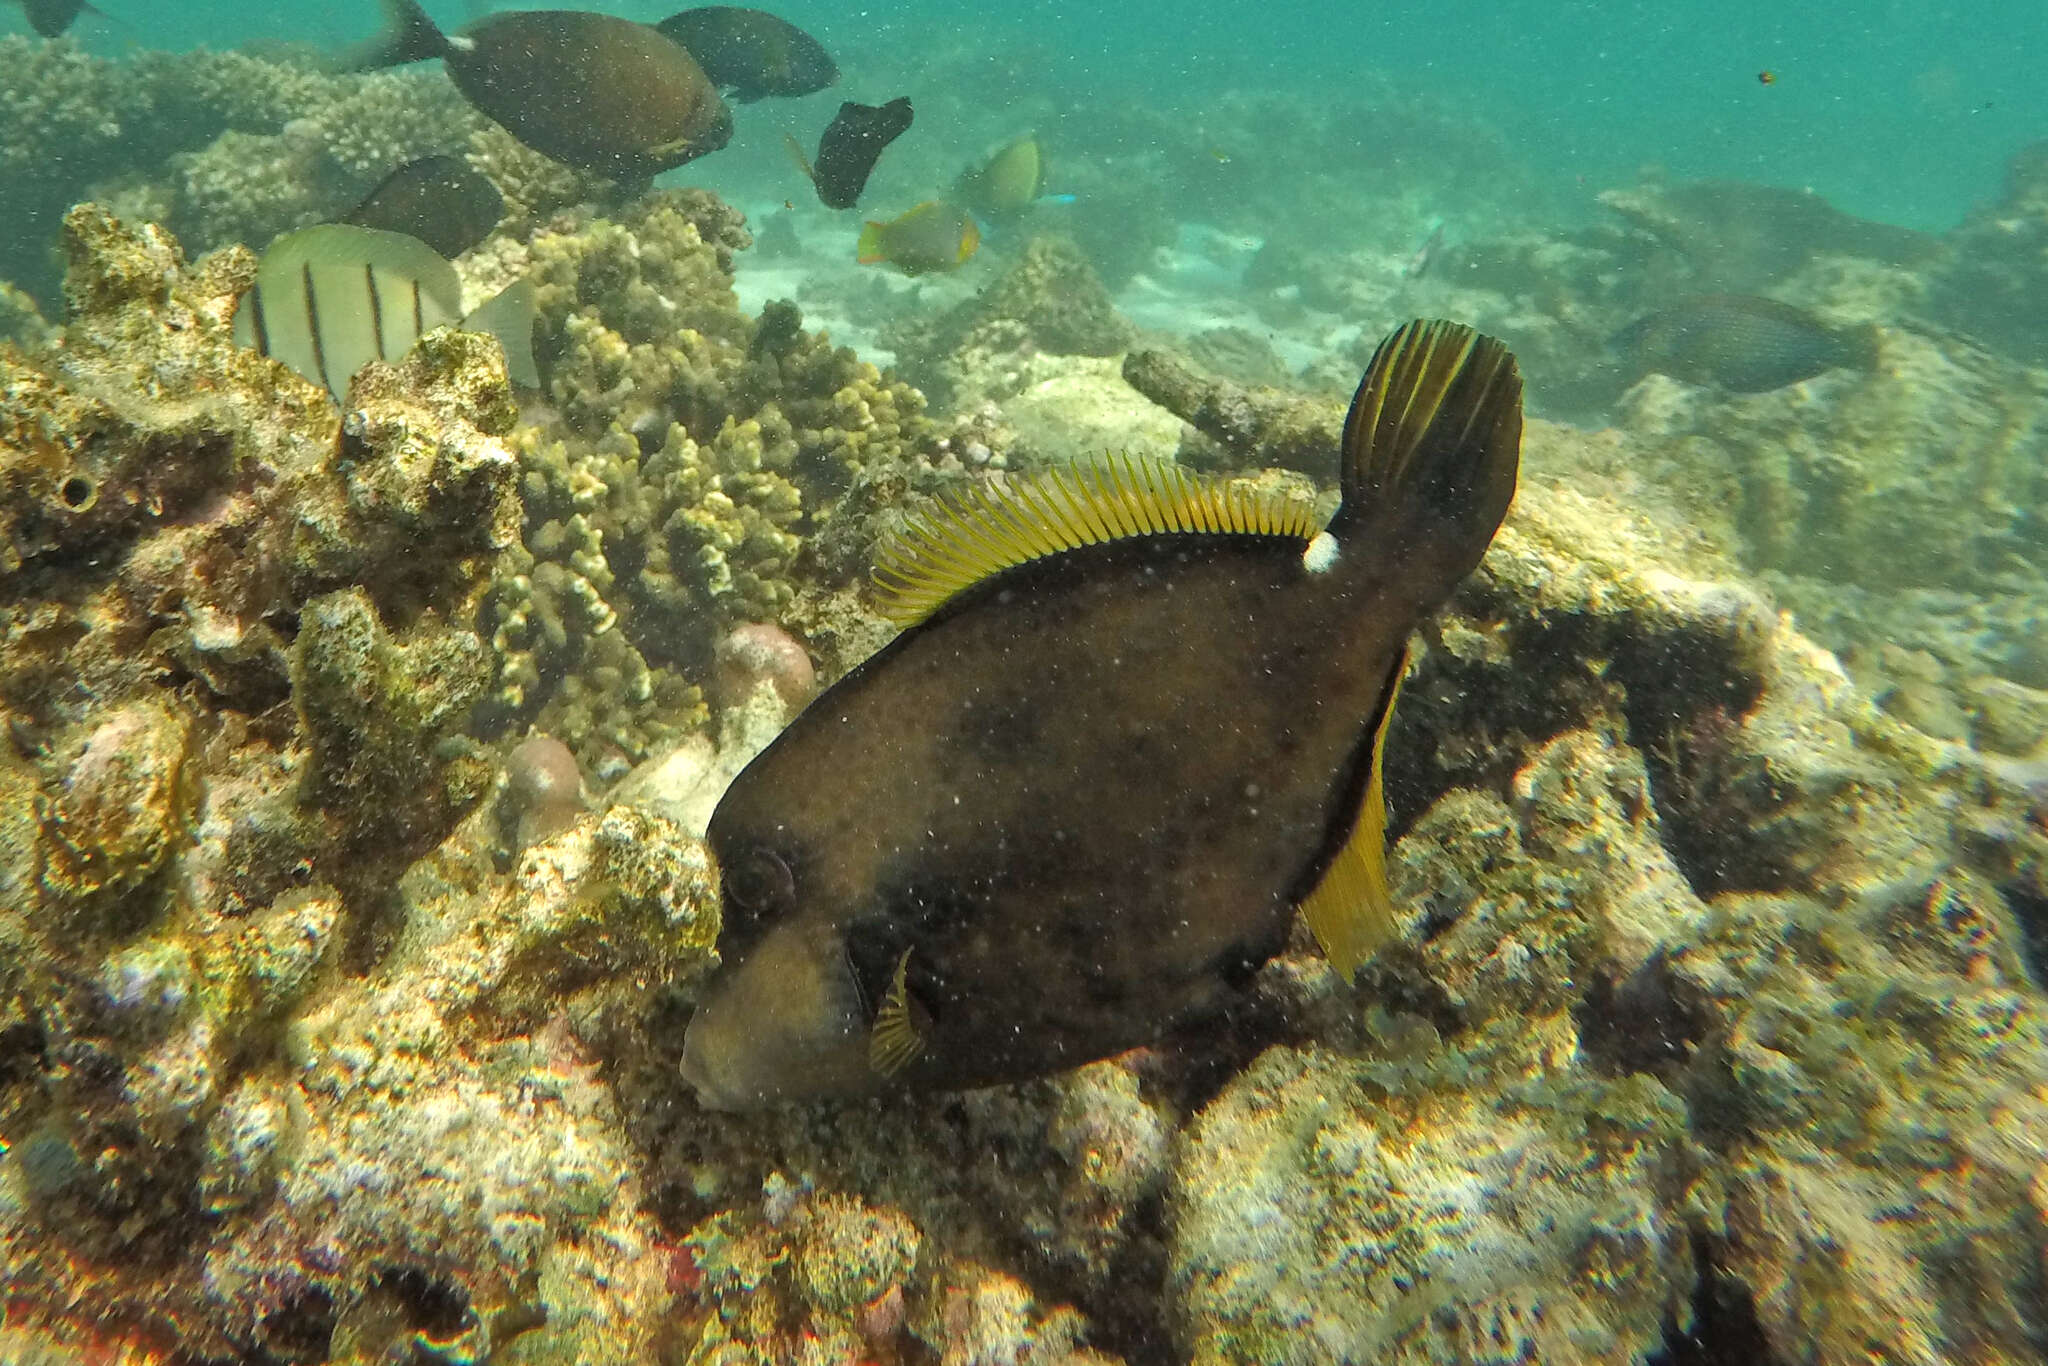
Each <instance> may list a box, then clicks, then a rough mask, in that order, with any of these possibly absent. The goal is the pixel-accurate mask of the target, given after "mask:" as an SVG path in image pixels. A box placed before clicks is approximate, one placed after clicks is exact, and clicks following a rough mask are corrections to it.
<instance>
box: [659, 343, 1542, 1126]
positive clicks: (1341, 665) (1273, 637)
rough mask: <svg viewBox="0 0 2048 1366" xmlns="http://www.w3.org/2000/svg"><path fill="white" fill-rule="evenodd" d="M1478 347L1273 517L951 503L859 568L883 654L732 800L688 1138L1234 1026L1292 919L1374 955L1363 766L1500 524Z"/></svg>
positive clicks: (1340, 963)
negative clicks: (1416, 649)
mask: <svg viewBox="0 0 2048 1366" xmlns="http://www.w3.org/2000/svg"><path fill="white" fill-rule="evenodd" d="M1521 394H1522V386H1521V378H1520V375H1519V374H1518V372H1517V369H1516V365H1515V361H1514V357H1513V356H1512V355H1510V354H1509V352H1508V351H1507V349H1506V348H1505V347H1503V346H1502V345H1501V344H1500V343H1499V342H1497V341H1494V340H1492V339H1490V338H1487V337H1482V336H1480V335H1478V334H1477V333H1475V332H1473V331H1472V330H1471V329H1469V328H1466V327H1462V326H1459V325H1456V324H1452V323H1442V322H1415V323H1410V324H1409V325H1407V326H1406V327H1403V328H1402V329H1401V330H1400V331H1398V332H1396V333H1395V334H1394V335H1393V336H1392V337H1390V338H1389V339H1388V340H1387V341H1386V342H1385V343H1383V344H1382V345H1381V347H1380V349H1379V351H1378V353H1377V354H1376V355H1375V356H1374V357H1373V360H1372V364H1371V367H1370V368H1369V369H1368V371H1367V372H1366V375H1365V379H1364V382H1363V383H1362V384H1361V385H1360V386H1359V390H1358V395H1357V397H1356V399H1355V400H1354V401H1353V403H1352V407H1351V415H1350V417H1349V419H1348V420H1347V422H1346V424H1345V430H1344V438H1343V443H1344V445H1343V480H1342V484H1343V501H1342V504H1341V505H1340V506H1339V508H1338V510H1337V513H1336V515H1335V516H1334V517H1333V518H1332V519H1331V521H1330V522H1329V524H1328V525H1327V526H1325V527H1322V528H1321V529H1318V528H1317V527H1316V525H1315V523H1314V521H1313V520H1312V517H1311V515H1310V513H1309V511H1308V510H1307V508H1306V507H1305V505H1302V504H1299V503H1294V502H1287V501H1283V500H1279V499H1271V498H1266V497H1263V496H1259V495H1255V494H1250V493H1246V492H1244V491H1243V490H1242V489H1241V488H1240V487H1237V486H1232V485H1229V484H1221V483H1206V482H1201V481H1197V480H1196V479H1194V478H1192V477H1190V476H1188V475H1186V474H1184V473H1182V472H1181V471H1179V470H1178V469H1177V468H1175V467H1173V466H1157V465H1151V464H1145V463H1140V462H1136V461H1130V460H1112V461H1110V462H1108V463H1106V464H1104V465H1102V466H1098V467H1088V466H1080V467H1074V468H1072V469H1070V470H1068V471H1065V472H1061V473H1056V474H1051V475H1048V476H1044V477H1042V478H1040V479H1037V480H1035V481H1023V480H1020V481H1016V482H1014V483H1012V484H1010V485H1009V486H1007V487H1005V488H1000V489H998V488H995V487H993V486H984V487H983V488H982V489H981V490H980V491H979V492H976V493H974V494H972V495H970V496H968V497H967V498H965V499H964V500H962V501H959V502H956V503H954V504H952V505H950V506H946V507H944V508H942V509H940V510H938V511H935V512H931V513H927V514H926V515H924V516H923V517H922V518H920V519H916V520H914V521H913V522H912V523H911V525H910V529H909V530H908V531H907V533H906V534H905V537H904V538H903V540H902V542H901V543H900V544H899V545H898V546H897V547H896V548H895V549H894V550H893V551H891V552H890V553H889V554H888V555H886V556H885V558H884V559H883V561H882V563H881V565H880V567H879V568H878V570H877V574H876V577H877V581H878V583H879V584H880V586H881V589H882V592H883V597H884V601H885V605H887V606H889V607H890V608H891V610H892V611H894V612H895V613H896V614H897V615H898V616H899V617H900V618H901V619H903V620H905V621H907V622H908V623H909V625H908V626H907V628H906V629H905V630H904V631H903V633H902V634H901V635H899V636H898V637H897V638H896V639H895V640H894V641H892V642H891V643H890V644H889V645H888V646H886V647H885V648H883V649H882V650H881V651H880V652H879V653H878V654H876V655H875V656H874V657H873V658H871V659H869V660H868V661H867V662H866V663H864V664H862V665H861V666H860V667H858V668H856V669H855V670H853V671H852V672H851V673H849V674H848V675H847V676H846V677H845V678H844V679H842V680H840V682H839V683H837V684H836V685H835V686H833V687H832V688H830V689H828V690H827V691H826V692H824V693H823V694H821V695H820V696H819V697H818V698H817V699H816V700H814V701H813V702H812V703H811V704H810V706H809V707H808V708H806V709H805V710H804V712H803V713H802V714H801V715H799V716H798V717H797V718H796V720H795V721H794V722H792V723H791V724H790V726H789V728H788V729H787V730H785V731H784V732H783V734H782V735H781V736H779V737H778V738H777V739H776V740H775V742H774V743H773V744H771V745H770V746H769V747H768V748H767V749H766V750H764V751H763V752H762V753H761V754H760V756H759V757H757V758H756V759H755V760H754V762H753V763H752V764H750V765H749V766H748V767H747V769H746V770H745V771H744V772H742V773H741V774H740V776H739V777H738V778H737V779H736V780H735V781H734V783H733V785H732V787H731V788H730V789H729V790H728V791H727V792H726V794H725V796H724V798H723V799H722V800H721V801H720V803H719V805H718V808H717V811H716V812H715V813H714V814H713V816H712V819H711V823H710V829H709V833H708V838H709V840H710V843H711V847H712V850H713V852H714V854H715V855H716V856H717V859H718V862H719V866H720V870H721V876H722V879H723V892H722V897H723V908H724V915H725V920H724V923H723V927H722V929H721V932H720V937H719V945H718V947H719V952H720V954H721V956H722V958H723V965H722V966H721V968H720V969H719V971H718V973H717V974H716V975H715V976H714V977H713V978H712V980H711V982H710V983H709V985H708V986H707V989H706V992H705V995H704V997H703V999H702V1000H701V1002H700V1003H699V1004H698V1006H697V1010H696V1013H695V1015H694V1017H693V1018H692V1019H691V1021H690V1024H689V1027H688V1031H687V1034H686V1036H685V1040H684V1047H683V1064H682V1071H683V1076H684V1078H685V1079H686V1080H687V1081H688V1082H689V1083H690V1084H691V1085H692V1086H694V1087H695V1089H696V1092H697V1095H698V1097H699V1099H700V1100H701V1101H702V1102H703V1103H704V1104H706V1105H708V1106H712V1107H715V1108H722V1109H745V1108H752V1107H757V1106H761V1105H764V1104H770V1103H775V1102H780V1101H792V1100H804V1099H809V1098H814V1097H824V1096H849V1095H861V1094H865V1093H868V1092H872V1091H875V1090H877V1089H880V1088H883V1087H885V1086H891V1085H894V1086H907V1087H920V1088H952V1087H972V1086H983V1085H989V1084H992V1083H997V1082H1004V1081H1011V1080H1016V1079H1020V1078H1026V1077H1032V1076H1037V1075H1041V1074H1044V1073H1047V1072H1052V1071H1057V1070H1059V1069H1062V1068H1068V1067H1074V1066H1078V1065H1080V1064H1082V1063H1086V1062H1089V1061H1092V1060H1094V1059H1097V1058H1102V1057H1106V1056H1108V1055H1110V1054H1113V1053H1116V1052H1119V1051H1122V1050H1124V1049H1127V1048H1131V1047H1133V1046H1135V1045H1138V1044H1142V1043H1145V1042H1148V1041H1150V1040H1152V1039H1155V1038H1157V1037H1158V1036H1159V1035H1160V1034H1162V1033H1163V1032H1165V1031H1166V1030H1168V1029H1170V1028H1173V1027H1175V1026H1179V1025H1183V1024H1186V1023H1188V1022H1191V1021H1193V1020H1197V1019H1199V1018H1201V1017H1203V1016H1204V1015H1206V1014H1207V1013H1209V1012H1212V1011H1215V1010H1217V1009H1219V1008H1220V1007H1223V1006H1225V1005H1227V1004H1228V1003H1230V1002H1231V1001H1233V1000H1235V999H1237V998H1239V997H1240V996H1241V995H1242V993H1243V992H1244V991H1245V990H1246V988H1247V986H1248V983H1249V981H1250V978H1251V976H1252V974H1253V973H1254V972H1256V971H1257V969H1258V968H1259V966H1260V965H1261V964H1263V963H1264V962H1265V961H1266V960H1267V959H1268V958H1269V957H1270V956H1272V955H1273V954H1274V953H1275V952H1277V951H1278V950H1279V949H1280V948H1281V946H1282V945H1283V944H1284V942H1285V940H1286V938H1287V933H1288V929H1289V926H1290V924H1291V922H1292V920H1293V916H1294V913H1295V911H1296V909H1297V908H1299V909H1300V910H1301V911H1302V912H1303V913H1304V915H1305V916H1306V918H1307V920H1308V923H1309V925H1310V926H1311V928H1312V929H1313V930H1314V931H1315V933H1316V936H1317V938H1318V939H1319V940H1320V941H1321V943H1322V945H1323V948H1324V950H1325V952H1327V953H1328V954H1329V956H1330V959H1331V961H1332V962H1333V963H1334V964H1335V966H1336V967H1337V968H1339V969H1340V970H1341V971H1343V972H1345V973H1347V974H1348V973H1350V972H1352V971H1353V970H1354V969H1355V968H1356V967H1357V966H1358V964H1359V963H1361V962H1362V961H1364V960H1365V959H1366V958H1367V957H1368V956H1370V955H1371V954H1372V953H1373V952H1374V950H1375V949H1376V948H1377V947H1378V946H1379V945H1380V944H1382V943H1384V942H1385V941H1386V940H1387V939H1388V938H1389V937H1391V936H1392V935H1393V934H1394V932H1395V928H1394V919H1393V908H1392V905H1391V902H1390V901H1389V898H1388V893H1387V889H1386V878H1385V869H1384V863H1383V858H1384V852H1383V841H1384V838H1385V834H1384V831H1385V823H1386V808H1385V802H1384V798H1383V797H1382V795H1381V788H1380V777H1379V770H1380V746H1381V743H1382V741H1383V738H1384V736H1385V734H1386V727H1387V720H1388V718H1389V716H1391V714H1392V711H1393V706H1394V698H1395V693H1396V690H1397V688H1398V686H1399V683H1400V680H1401V675H1402V672H1403V669H1404V667H1405V664H1406V659H1407V641H1408V637H1409V635H1410V633H1411V632H1412V631H1413V630H1414V628H1415V627H1416V625H1417V624H1418V623H1419V622H1420V621H1421V620H1422V619H1423V618H1424V617H1426V616H1427V615H1428V614H1430V613H1431V612H1433V611H1434V610H1436V608H1437V607H1438V606H1440V605H1441V604H1442V603H1443V601H1444V600H1445V599H1446V598H1447V597H1448V596H1449V594H1450V592H1451V590H1452V588H1453V587H1454V586H1455V585H1456V584H1457V583H1458V581H1459V580H1460V579H1462V578H1463V577H1464V576H1465V575H1466V574H1467V573H1469V572H1470V571H1471V570H1472V568H1473V567H1474V566H1475V565H1477V564H1478V562H1479V560H1480V557H1481V556H1482V555H1483V554H1484V553H1485V550H1486V547H1487V545H1488V544H1489V542H1490V541H1491V540H1492V538H1493V534H1494V531H1495V529H1496V528H1497V527H1498V526H1499V524H1500V521H1501V518H1502V517H1503V516H1504V515H1505V514H1506V512H1507V507H1508V503H1509V501H1510V500H1511V499H1512V497H1513V495H1514V488H1515V480H1516V473H1517V467H1518V464H1519V453H1520V447H1521V430H1522V406H1521Z"/></svg>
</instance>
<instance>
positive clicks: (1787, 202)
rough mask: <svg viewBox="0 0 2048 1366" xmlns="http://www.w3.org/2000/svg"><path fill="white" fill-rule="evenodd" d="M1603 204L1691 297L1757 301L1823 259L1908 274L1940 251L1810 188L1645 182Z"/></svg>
mask: <svg viewBox="0 0 2048 1366" xmlns="http://www.w3.org/2000/svg"><path fill="white" fill-rule="evenodd" d="M1600 202H1601V203H1602V204H1604V205H1606V206H1607V207H1608V208H1609V209H1611V210H1612V211H1613V212H1614V213H1615V214H1617V215H1618V216H1619V217H1620V218H1621V219H1622V220H1623V221H1624V222H1625V223H1627V224H1628V226H1629V227H1630V228H1631V229H1632V230H1633V231H1634V232H1636V233H1638V234H1640V235H1641V236H1642V237H1643V238H1644V239H1646V240H1647V241H1648V242H1650V243H1651V244H1653V245H1654V248H1655V249H1656V250H1657V251H1659V252H1663V253H1670V254H1671V255H1672V256H1674V257H1675V258H1676V260H1675V261H1674V262H1673V263H1672V264H1671V265H1670V266H1669V267H1667V269H1669V270H1672V271H1675V272H1677V273H1678V274H1680V275H1682V277H1683V278H1684V279H1685V280H1686V281H1688V284H1687V286H1686V292H1688V293H1697V294H1713V293H1725V294H1750V293H1756V292H1758V291H1760V290H1763V289H1767V288H1768V287H1770V286H1771V285H1774V284H1777V283H1779V282H1780V281H1783V280H1784V279H1786V278H1788V277H1789V276H1791V275H1793V274H1795V273H1796V272H1798V271H1799V270H1800V269H1801V268H1802V267H1804V266H1806V265H1808V264H1809V263H1810V262H1812V261H1813V260H1814V258H1815V257H1818V256H1824V255H1837V256H1856V257H1863V258H1866V259H1868V260H1871V261H1876V262H1879V263H1881V264H1884V265H1892V266H1909V267H1910V266H1924V265H1927V264H1929V263H1930V262H1933V261H1935V260H1937V259H1938V258H1939V257H1940V256H1941V255H1942V252H1943V248H1942V244H1941V241H1940V239H1938V238H1936V237H1933V236H1931V235H1929V234H1927V233H1923V232H1916V231H1914V230H1913V229H1911V228H1900V227H1894V226H1893V225H1891V224H1889V223H1878V222H1873V221H1872V220H1870V219H1865V218H1858V217H1856V216H1855V215H1853V214H1848V213H1844V212H1842V211H1841V210H1840V209H1837V208H1835V207H1834V206H1833V205H1832V204H1830V203H1828V202H1827V200H1825V199H1823V198H1822V197H1821V196H1819V195H1818V194H1815V193H1814V192H1813V191H1811V190H1790V189H1783V188H1780V187H1778V186H1774V185H1757V184H1752V183H1750V182H1747V181H1739V180H1694V181H1679V182H1675V183H1672V182H1665V181H1661V180H1649V181H1645V182H1643V183H1641V184H1638V185H1633V186H1630V187H1628V188H1626V189H1617V190H1603V191H1602V192H1601V193H1600Z"/></svg>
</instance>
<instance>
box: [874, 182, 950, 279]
mask: <svg viewBox="0 0 2048 1366" xmlns="http://www.w3.org/2000/svg"><path fill="white" fill-rule="evenodd" d="M980 245H981V229H980V228H979V227H978V226H977V225H976V224H975V221H974V215H973V214H971V213H969V212H967V210H965V209H963V208H961V207H960V206H959V205H957V204H948V203H946V202H945V201H943V200H939V199H927V200H925V202H924V203H922V204H920V205H918V206H917V207H916V208H914V209H912V210H910V212H908V213H906V214H904V215H903V216H902V217H900V218H892V219H890V220H889V221H888V222H887V223H877V222H875V221H873V220H872V219H870V220H869V221H868V223H867V224H866V226H864V227H863V228H862V229H861V230H860V240H859V242H857V243H855V245H854V256H855V258H856V259H858V260H859V262H860V263H861V264H862V265H864V266H878V265H890V266H894V267H896V269H898V270H900V271H902V272H903V273H904V274H905V275H931V274H936V273H939V272H943V271H948V270H957V269H959V268H960V266H961V265H963V264H965V262H966V261H967V258H968V257H970V256H972V255H974V252H975V249H976V248H978V247H979V246H980Z"/></svg>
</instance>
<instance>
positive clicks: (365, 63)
mask: <svg viewBox="0 0 2048 1366" xmlns="http://www.w3.org/2000/svg"><path fill="white" fill-rule="evenodd" d="M385 6H386V8H387V9H388V10H389V11H390V13H391V16H392V31H391V32H390V34H389V35H387V36H386V37H385V38H384V39H383V40H382V41H381V42H380V43H379V44H378V45H377V46H376V47H375V48H374V49H373V50H372V51H371V52H370V53H369V54H368V55H367V56H365V57H364V58H363V59H362V60H361V61H360V62H359V63H358V65H359V66H360V67H362V68H363V69H366V70H367V69H374V68H378V67H386V66H402V65H404V64H405V63H407V62H423V61H428V60H431V59H433V58H436V57H439V58H441V59H442V60H444V61H446V62H447V64H448V75H449V77H450V78H451V79H453V80H454V82H455V87H456V89H458V90H460V91H461V92H462V93H463V96H464V97H465V98H466V99H468V100H469V102H470V103H471V104H473V105H475V106H476V107H477V109H479V110H480V111H482V112H483V113H484V114H486V115H488V116H489V117H491V118H493V119H496V120H497V121H498V122H499V123H502V124H504V125H505V127H506V128H507V129H509V130H510V131H511V133H512V136H514V137H516V138H518V139H519V140H520V141H521V142H523V143H525V144H526V145H527V146H529V147H531V148H533V149H534V150H535V151H538V152H545V153H547V154H548V155H549V156H551V157H554V158H555V159H556V160H558V161H566V162H568V163H569V164H570V165H571V166H580V167H582V168H583V169H585V170H589V171H597V172H599V173H601V174H605V175H610V176H614V177H617V178H618V179H621V180H631V179H639V178H644V177H647V176H652V175H655V174H658V173H659V172H662V171H666V170H668V169H670V168H671V167H675V166H680V165H682V164H683V163H684V162H686V161H689V160H690V159H692V158H693V157H700V156H703V155H704V154H705V153H706V152H715V151H717V150H718V149H719V148H721V147H723V146H725V144H726V142H727V141H728V140H729V139H730V138H731V137H732V111H731V110H729V109H727V108H726V107H725V101H724V100H722V99H720V98H719V96H718V88H717V87H716V86H714V85H713V84H712V83H711V78H710V77H708V76H706V75H705V74H704V69H703V68H702V67H700V66H698V65H697V62H696V59H695V58H693V57H691V56H690V54H689V53H687V52H685V51H684V50H683V49H682V48H681V47H679V46H678V45H677V44H676V43H675V42H674V41H673V40H672V39H670V38H669V37H668V36H667V35H666V34H663V33H662V32H660V31H659V30H657V29H655V28H653V27H651V26H649V25H647V24H636V23H634V22H632V21H631V20H629V19H615V18H613V17H612V16H611V15H608V14H592V13H588V12H585V11H583V10H523V11H508V12H506V13H503V14H493V15H490V16H489V17H487V18H484V19H481V20H479V21H478V22H476V23H474V24H471V25H469V26H468V27H467V28H465V29H463V30H462V31H461V32H460V33H457V34H454V35H452V36H451V35H449V34H445V33H443V32H441V30H440V29H438V28H436V27H435V26H434V21H433V20H432V19H429V18H428V17H427V14H426V11H424V10H422V9H421V8H420V7H419V5H418V4H417V3H415V0H385Z"/></svg>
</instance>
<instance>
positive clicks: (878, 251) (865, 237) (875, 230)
mask: <svg viewBox="0 0 2048 1366" xmlns="http://www.w3.org/2000/svg"><path fill="white" fill-rule="evenodd" d="M853 259H854V260H856V261H858V262H860V264H862V265H864V266H878V265H880V264H881V263H882V262H884V261H886V260H888V259H889V258H888V255H887V253H885V252H884V251H883V250H882V225H881V224H880V223H877V222H875V221H874V220H873V219H872V218H871V219H869V220H868V221H867V223H866V224H864V225H863V226H862V227H861V230H860V240H859V241H857V242H855V243H854V244H853Z"/></svg>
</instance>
